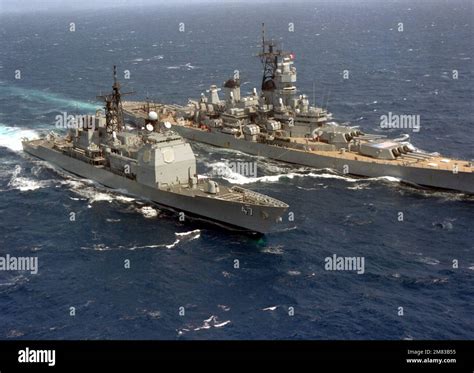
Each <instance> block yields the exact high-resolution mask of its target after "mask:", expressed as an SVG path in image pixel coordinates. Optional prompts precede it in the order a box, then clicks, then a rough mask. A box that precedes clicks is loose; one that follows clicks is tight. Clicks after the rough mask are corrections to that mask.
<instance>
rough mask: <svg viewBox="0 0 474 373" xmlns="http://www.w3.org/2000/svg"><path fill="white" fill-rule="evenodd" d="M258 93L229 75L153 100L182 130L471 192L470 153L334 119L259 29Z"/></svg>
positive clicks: (245, 148) (291, 158)
mask: <svg viewBox="0 0 474 373" xmlns="http://www.w3.org/2000/svg"><path fill="white" fill-rule="evenodd" d="M259 57H260V59H261V61H262V64H263V78H262V83H261V92H260V94H259V93H258V92H257V90H256V89H255V88H254V90H253V93H252V94H251V95H249V96H246V97H243V96H241V92H240V78H239V77H238V76H234V77H232V78H231V79H229V80H227V81H226V82H225V83H224V85H223V88H224V91H225V98H224V99H221V98H220V97H219V91H220V90H221V89H220V88H218V87H217V86H216V85H211V86H210V89H209V90H208V91H207V92H208V94H207V95H206V94H204V93H203V94H202V95H201V98H200V99H199V100H189V103H188V104H187V105H185V106H180V105H168V104H162V103H154V106H153V107H154V110H156V111H157V112H158V113H159V114H160V115H161V116H163V117H166V118H167V120H168V121H169V122H170V123H172V124H173V128H174V129H175V130H176V132H178V133H179V134H181V135H182V136H183V137H185V138H187V139H189V140H192V141H198V142H202V143H206V144H210V145H214V146H218V147H225V148H231V149H235V150H239V151H242V152H245V153H249V154H253V155H257V156H262V157H266V158H271V159H274V160H278V161H283V162H288V163H293V164H298V165H303V166H309V167H314V168H318V169H324V168H328V169H332V170H335V171H336V172H340V173H343V174H350V175H354V176H360V177H380V176H391V177H395V178H397V179H399V180H400V181H401V182H404V183H408V184H411V185H413V186H416V187H429V188H439V189H448V190H455V191H461V192H464V193H468V194H472V193H474V167H473V163H472V162H471V161H466V160H460V159H451V158H448V157H444V156H441V155H440V154H438V153H429V152H427V151H424V150H421V149H418V148H416V147H415V146H414V145H413V144H412V143H411V142H410V137H409V135H403V136H401V137H399V138H395V139H390V138H387V137H386V136H384V135H378V134H377V135H376V134H369V133H363V132H362V131H360V130H359V129H358V128H357V127H354V126H351V125H350V124H348V123H342V124H341V123H338V122H336V121H335V120H333V118H332V114H331V113H329V112H328V111H327V110H326V109H323V108H321V107H315V106H311V105H310V103H309V100H308V97H307V96H306V95H304V94H301V95H299V94H298V91H297V88H296V68H295V66H294V56H293V54H292V53H290V52H285V51H283V50H281V49H280V48H279V47H278V46H277V44H276V43H275V42H274V41H272V40H268V41H267V40H265V33H264V31H263V35H262V51H261V53H259ZM124 111H125V115H126V118H128V119H129V120H132V121H136V120H137V119H139V118H143V117H146V115H147V112H146V105H145V103H144V102H132V101H130V102H125V103H124Z"/></svg>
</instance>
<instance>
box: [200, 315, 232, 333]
mask: <svg viewBox="0 0 474 373" xmlns="http://www.w3.org/2000/svg"><path fill="white" fill-rule="evenodd" d="M230 322H231V321H230V320H226V321H223V322H219V321H218V319H217V316H214V315H212V316H211V317H209V318H208V319H207V320H204V321H203V324H202V325H201V326H199V327H197V328H194V329H193V330H194V331H199V330H203V329H204V330H205V329H210V328H212V327H214V328H222V327H223V326H226V325H228V324H230Z"/></svg>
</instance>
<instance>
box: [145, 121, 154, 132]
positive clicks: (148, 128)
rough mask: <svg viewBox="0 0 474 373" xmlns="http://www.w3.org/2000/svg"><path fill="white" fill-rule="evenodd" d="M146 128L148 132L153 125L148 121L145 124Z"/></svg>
mask: <svg viewBox="0 0 474 373" xmlns="http://www.w3.org/2000/svg"><path fill="white" fill-rule="evenodd" d="M146 129H147V130H148V131H149V132H153V125H151V124H150V123H148V124H147V125H146Z"/></svg>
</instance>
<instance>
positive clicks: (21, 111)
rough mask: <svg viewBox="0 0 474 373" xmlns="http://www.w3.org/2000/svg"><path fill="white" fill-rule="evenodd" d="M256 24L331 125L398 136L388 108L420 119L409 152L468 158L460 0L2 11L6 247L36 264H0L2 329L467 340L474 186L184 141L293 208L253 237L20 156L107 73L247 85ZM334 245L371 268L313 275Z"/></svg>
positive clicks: (466, 9) (165, 87) (92, 100)
mask: <svg viewBox="0 0 474 373" xmlns="http://www.w3.org/2000/svg"><path fill="white" fill-rule="evenodd" d="M0 11H1V10H0ZM71 22H72V23H74V24H75V28H76V30H75V31H74V32H71V31H70V25H71ZM262 22H265V24H266V30H267V35H268V36H269V37H270V35H271V36H272V37H273V38H274V39H275V40H278V41H280V42H282V43H283V48H284V49H288V50H291V51H293V52H294V54H295V56H296V59H295V66H296V68H297V69H298V87H299V89H300V90H301V92H305V93H307V94H308V96H309V98H310V99H311V101H313V100H314V102H315V103H316V104H317V105H319V106H324V107H327V108H328V110H330V111H331V112H332V113H333V114H334V117H335V118H336V119H338V120H340V121H350V122H351V123H352V124H353V125H358V126H360V127H361V129H362V130H365V131H367V132H375V133H382V134H387V135H390V136H397V135H399V134H400V133H402V132H404V131H403V130H397V129H391V130H382V129H381V128H380V126H379V123H380V116H381V115H383V114H387V113H388V112H392V113H397V114H416V115H420V118H421V129H420V131H419V132H418V133H410V135H411V138H412V141H413V143H414V144H415V145H416V146H418V147H419V148H422V149H425V150H428V151H439V152H441V153H442V154H445V155H446V156H451V157H459V158H462V159H468V160H470V159H473V158H474V147H473V138H474V121H473V102H474V100H473V98H474V97H473V87H474V84H473V79H474V75H473V74H474V71H473V70H474V69H473V52H474V42H473V41H474V38H473V3H472V1H461V0H455V1H421V0H419V1H380V2H379V1H369V2H352V1H336V2H330V1H323V2H307V3H292V4H291V6H289V5H288V2H285V3H281V4H278V3H274V4H272V3H267V4H263V3H261V4H255V3H252V2H247V3H227V4H221V3H213V4H201V3H191V4H187V5H185V4H181V5H160V6H158V5H157V6H143V7H140V6H135V7H118V8H111V9H107V8H103V9H95V10H74V11H72V10H71V11H68V10H66V9H62V8H61V7H57V9H52V8H50V9H49V10H48V11H28V10H23V11H22V12H20V13H18V12H6V11H1V13H0V159H1V163H0V256H6V255H7V254H10V255H11V256H34V257H37V258H38V264H39V268H38V273H37V274H31V273H29V272H19V271H0V338H1V339H472V338H473V337H474V316H473V315H474V233H473V229H474V198H473V197H470V196H466V195H464V194H461V193H455V192H454V193H451V192H440V191H427V190H419V189H415V188H412V187H409V186H405V185H402V184H400V183H399V182H398V181H397V180H394V179H392V178H383V177H382V178H375V179H368V180H364V179H354V178H351V177H346V176H341V175H338V174H335V173H333V172H331V170H316V169H309V168H303V167H298V166H291V165H285V164H283V163H278V162H271V161H268V160H265V159H261V158H257V157H252V156H248V155H245V154H242V153H239V152H236V151H232V150H222V149H218V148H214V147H210V146H205V145H200V144H192V146H193V149H194V150H195V152H196V155H197V158H198V167H199V171H200V172H201V173H203V174H207V175H214V176H215V174H216V172H215V171H216V169H217V168H219V167H220V168H221V169H222V168H225V167H227V166H226V164H228V162H234V161H249V162H257V164H258V174H257V177H254V178H252V177H245V176H240V175H236V174H232V172H230V173H229V172H227V173H225V174H223V175H222V176H221V177H220V178H219V177H218V180H219V181H220V182H221V183H223V184H229V183H230V184H239V185H244V186H245V187H247V188H250V189H254V190H257V191H260V192H264V193H267V194H269V195H271V196H274V197H276V198H279V199H281V200H284V201H286V202H287V203H289V205H290V210H291V211H292V212H293V213H294V215H295V224H296V228H295V229H292V230H287V231H284V232H278V233H272V234H269V235H267V236H264V237H254V236H249V235H242V234H238V233H235V232H230V231H226V230H223V229H220V228H218V227H215V226H214V225H212V224H207V223H205V222H202V221H196V220H194V221H187V222H185V223H182V222H179V221H178V219H177V216H175V215H174V214H172V213H170V212H166V211H163V210H161V209H160V208H159V207H158V206H156V205H153V204H151V203H150V202H148V201H143V200H140V199H137V198H134V197H131V196H128V195H124V194H122V193H120V192H117V191H111V190H109V189H107V188H104V187H101V186H99V185H96V184H95V183H93V182H92V181H90V180H83V179H79V178H76V177H73V176H71V175H69V174H67V173H64V172H61V171H59V170H56V169H54V168H52V167H51V166H50V165H48V164H47V163H45V162H42V161H39V160H36V159H34V158H32V157H30V156H27V155H26V154H24V153H23V152H22V151H21V144H20V139H21V138H22V137H29V138H34V137H35V136H38V135H40V134H42V133H47V132H49V131H50V130H56V128H55V126H54V123H55V117H56V116H57V115H58V114H61V113H63V112H67V113H70V114H82V113H93V112H94V111H95V109H96V108H97V107H99V106H100V105H101V103H100V102H98V101H96V96H97V95H98V94H100V93H104V92H107V91H108V90H110V88H111V84H112V66H113V65H114V64H115V65H117V66H118V69H119V73H120V74H121V72H122V71H124V70H129V71H130V79H128V80H125V79H122V84H123V91H132V90H133V91H135V92H136V93H135V94H134V96H132V97H131V98H133V99H137V100H138V99H145V97H148V98H150V99H153V100H158V101H162V102H167V103H179V104H185V103H186V102H187V100H188V98H190V97H199V95H200V94H201V92H204V91H205V90H206V89H208V88H209V85H210V84H213V83H214V84H218V85H222V83H223V82H224V81H225V80H226V79H227V78H229V77H230V75H231V74H233V72H234V70H235V69H238V70H239V71H240V76H241V81H242V90H243V92H244V93H245V92H250V91H251V90H252V88H253V87H257V88H259V84H260V81H261V64H260V61H259V59H258V58H257V57H256V54H257V53H258V52H259V48H258V45H259V42H260V35H261V23H262ZM180 23H182V24H184V32H180V30H179V26H180ZM289 23H293V25H294V32H290V31H289ZM399 23H403V32H400V31H398V27H399ZM17 70H18V71H20V74H21V79H15V75H16V73H17V72H18V71H17ZM343 70H348V71H349V73H350V78H349V79H343ZM453 70H456V71H457V72H458V79H453V76H452V74H453ZM120 74H119V78H120ZM221 93H222V92H221ZM405 132H406V131H405ZM71 212H74V213H75V214H76V220H75V221H74V222H71V221H70V213H71ZM399 212H402V213H403V216H404V219H403V221H402V222H400V221H399V220H398V216H399V215H398V214H399ZM334 254H336V255H337V256H357V257H363V258H365V273H363V274H357V273H355V272H353V271H352V272H351V271H345V272H344V271H327V270H325V258H326V257H330V256H332V255H334ZM126 260H129V262H130V268H125V265H124V263H125V261H126ZM236 260H237V261H238V263H239V268H235V263H237V262H236ZM455 262H457V263H458V267H456V266H455V265H454V266H453V263H455ZM71 307H74V310H75V315H71V310H72V308H71ZM400 307H402V308H400ZM183 310H184V314H183V312H182V311H183ZM400 310H402V313H401V312H400Z"/></svg>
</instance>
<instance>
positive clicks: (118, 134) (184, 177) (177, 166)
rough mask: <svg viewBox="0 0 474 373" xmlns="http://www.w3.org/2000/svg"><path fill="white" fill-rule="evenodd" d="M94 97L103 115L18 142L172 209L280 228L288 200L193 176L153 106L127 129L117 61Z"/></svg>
mask: <svg viewBox="0 0 474 373" xmlns="http://www.w3.org/2000/svg"><path fill="white" fill-rule="evenodd" d="M100 97H101V98H102V99H103V100H104V102H105V115H104V114H102V112H101V111H98V112H97V113H96V115H85V116H81V117H79V118H78V119H77V121H76V122H75V125H74V126H72V127H73V128H71V129H70V130H69V133H68V134H67V135H66V136H59V135H57V134H55V133H50V134H48V136H46V137H44V138H41V139H38V140H31V141H29V140H27V139H25V140H24V141H23V143H22V144H23V149H24V150H25V151H26V152H27V153H30V154H32V155H34V156H36V157H38V158H41V159H44V160H46V161H48V162H51V163H52V164H54V165H56V166H58V167H60V168H63V169H65V170H66V171H69V172H71V173H73V174H76V175H79V176H81V177H85V178H88V179H91V180H94V181H97V182H98V183H100V184H103V185H105V186H108V187H111V188H115V189H120V190H126V191H127V192H129V193H130V194H133V195H136V196H139V197H142V198H145V199H148V200H151V201H154V202H156V203H158V204H160V205H162V206H164V207H167V208H171V209H173V210H175V211H177V212H183V213H186V214H188V213H189V214H191V215H195V216H200V217H204V218H206V219H208V220H212V221H217V222H219V223H222V224H224V225H225V226H232V227H234V228H237V229H239V230H246V231H251V232H257V233H267V232H270V231H275V230H279V229H281V228H282V225H283V224H282V218H283V214H284V212H285V211H286V210H287V209H288V205H286V204H285V203H283V202H281V201H279V200H277V199H274V198H271V197H269V196H266V195H263V194H261V193H257V192H253V191H250V190H248V189H245V188H241V187H237V186H233V187H227V186H224V185H219V184H218V183H217V182H216V181H214V180H211V179H209V178H207V177H203V176H200V175H198V174H197V171H196V159H195V156H194V153H193V151H192V149H191V147H190V145H189V144H188V143H187V142H186V141H185V140H184V139H183V138H182V137H181V136H180V135H179V134H178V133H177V132H175V131H173V130H172V129H171V124H170V123H169V122H167V121H163V120H159V119H158V114H157V113H156V112H154V111H151V110H150V111H149V112H148V113H147V117H146V119H145V120H144V121H143V123H142V126H140V127H139V128H137V129H134V130H132V131H130V130H127V129H126V126H125V125H124V120H123V115H122V103H121V93H120V84H119V83H118V81H117V79H116V73H115V67H114V85H113V91H112V93H111V94H108V95H105V96H100Z"/></svg>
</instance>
